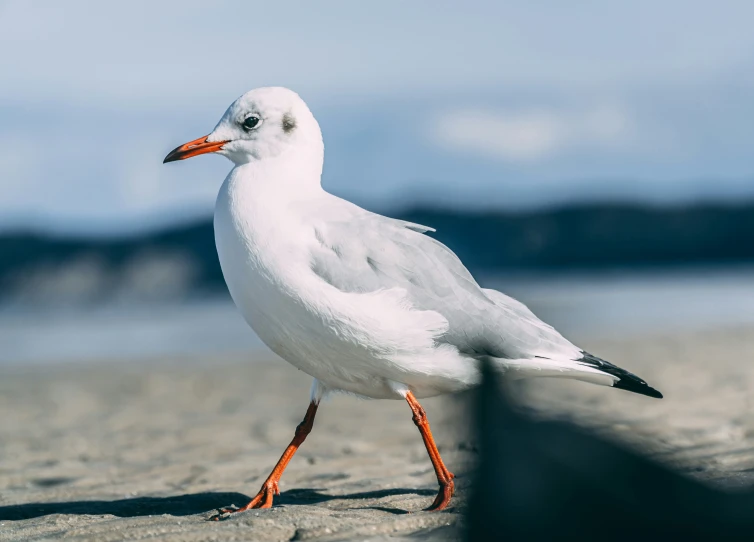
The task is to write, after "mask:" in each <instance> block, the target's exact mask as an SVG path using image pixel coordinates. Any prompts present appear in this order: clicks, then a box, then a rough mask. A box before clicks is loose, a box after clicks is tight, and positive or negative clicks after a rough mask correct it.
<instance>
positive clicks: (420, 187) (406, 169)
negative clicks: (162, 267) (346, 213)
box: [0, 0, 754, 231]
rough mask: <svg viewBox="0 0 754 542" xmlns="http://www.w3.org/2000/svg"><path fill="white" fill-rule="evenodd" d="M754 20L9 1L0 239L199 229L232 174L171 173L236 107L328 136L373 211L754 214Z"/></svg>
mask: <svg viewBox="0 0 754 542" xmlns="http://www.w3.org/2000/svg"><path fill="white" fill-rule="evenodd" d="M752 20H754V3H751V2H746V1H739V2H715V3H712V2H693V1H684V2H681V1H674V0H666V1H663V2H648V1H632V2H622V3H617V2H610V3H608V2H567V3H566V2H556V1H550V2H546V1H543V2H537V3H533V2H518V3H515V4H514V3H507V2H505V3H504V2H477V3H468V2H465V3H461V2H449V1H448V2H443V1H440V2H437V1H435V2H428V1H426V2H419V1H417V2H402V1H386V0H383V1H381V2H351V1H342V2H334V1H321V2H303V1H302V2H285V1H279V2H269V1H267V2H241V1H239V2H223V1H215V2H211V3H207V2H199V1H191V0H184V1H180V2H168V1H164V2H146V1H130V2H124V3H115V2H113V3H104V2H95V1H70V0H69V1H66V2H55V1H47V2H45V1H35V2H26V1H24V0H15V1H14V0H10V1H8V0H6V1H5V2H2V1H0V73H2V74H3V78H2V84H1V85H0V189H1V190H2V197H0V216H2V217H3V219H2V221H0V224H3V225H6V226H7V225H27V224H32V225H40V224H41V225H43V226H46V227H50V228H55V229H85V230H87V231H91V230H92V229H94V228H98V229H103V230H104V231H110V230H114V229H121V228H138V227H144V226H145V225H149V224H153V223H155V222H169V221H171V220H174V219H176V218H180V217H184V218H185V217H187V216H196V215H200V214H203V213H207V212H209V211H210V210H211V207H212V205H213V202H214V196H215V193H216V191H217V188H218V187H219V184H220V183H221V181H222V179H223V177H224V176H225V174H226V173H227V171H228V169H229V166H230V164H229V163H228V162H226V161H225V160H223V159H221V158H218V157H204V158H202V159H196V160H191V161H188V162H186V163H181V164H171V165H170V166H163V165H162V164H161V159H162V157H163V156H164V155H165V154H166V152H167V151H169V150H170V149H171V148H173V147H174V146H176V145H177V144H179V143H182V142H184V141H186V140H188V139H193V138H194V137H197V136H199V135H202V134H204V133H206V132H208V131H209V130H210V129H211V128H212V127H213V126H214V124H215V122H216V120H217V119H218V118H219V116H220V115H221V114H222V112H223V111H224V110H225V108H226V106H227V105H228V104H229V103H230V102H231V101H232V100H233V99H234V98H235V97H237V96H238V95H239V94H241V93H243V92H244V91H246V90H248V89H250V88H253V87H256V86H263V85H271V84H274V85H284V86H289V87H291V88H293V89H295V90H296V91H298V92H299V93H300V94H301V95H302V96H303V97H304V98H305V99H306V100H307V102H308V103H309V104H310V106H311V108H312V110H313V111H314V112H315V114H316V115H317V117H318V118H319V120H320V123H321V125H322V127H323V131H324V135H325V144H326V149H327V157H326V165H325V185H326V186H327V187H328V188H329V189H330V190H331V191H333V192H336V193H338V194H342V195H344V196H347V197H349V198H352V199H355V200H356V201H358V202H359V203H362V204H365V205H367V206H370V207H372V208H379V209H383V208H388V207H391V206H393V207H394V206H396V205H400V206H406V205H410V204H412V203H414V202H416V201H428V202H435V203H440V204H444V205H462V206H467V207H480V206H484V207H505V208H521V207H532V206H538V205H550V204H558V203H564V202H569V201H583V200H590V199H592V200H593V199H632V200H642V201H652V202H656V201H688V200H698V199H710V198H713V199H729V200H730V199H739V198H741V197H751V196H754V152H752V146H753V145H754V122H752V118H754V33H753V32H751V21H752Z"/></svg>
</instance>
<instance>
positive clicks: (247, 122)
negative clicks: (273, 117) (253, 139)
mask: <svg viewBox="0 0 754 542" xmlns="http://www.w3.org/2000/svg"><path fill="white" fill-rule="evenodd" d="M259 120H260V119H259V117H255V116H254V115H252V116H250V117H246V118H245V119H244V120H243V122H242V123H241V124H242V125H243V127H244V128H245V129H247V130H251V129H252V128H255V127H256V126H257V124H259Z"/></svg>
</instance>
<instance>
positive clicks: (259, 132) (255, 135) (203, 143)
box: [163, 87, 324, 165]
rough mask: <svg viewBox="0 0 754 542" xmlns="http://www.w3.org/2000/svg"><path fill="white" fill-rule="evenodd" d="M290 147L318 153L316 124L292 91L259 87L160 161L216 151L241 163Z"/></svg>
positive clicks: (320, 149)
mask: <svg viewBox="0 0 754 542" xmlns="http://www.w3.org/2000/svg"><path fill="white" fill-rule="evenodd" d="M290 150H299V151H301V152H304V151H306V152H307V153H314V154H318V155H322V153H323V152H324V147H323V144H322V133H321V131H320V129H319V124H317V121H316V119H315V118H314V115H312V113H311V111H309V108H308V107H307V106H306V103H304V100H302V99H301V98H300V97H299V95H298V94H296V93H295V92H293V91H292V90H289V89H287V88H283V87H263V88H256V89H254V90H250V91H249V92H247V93H246V94H244V95H243V96H241V97H240V98H238V99H237V100H236V101H234V102H233V103H232V104H231V105H230V107H229V108H228V110H227V111H226V112H225V114H224V115H223V116H222V118H221V119H220V122H218V123H217V126H215V129H214V130H212V132H211V133H210V134H209V135H206V136H202V137H199V138H197V139H194V140H193V141H189V142H188V143H185V144H183V145H181V146H180V147H177V148H175V149H173V150H172V151H170V153H169V154H168V155H167V156H166V157H165V160H164V161H163V163H167V162H175V161H176V160H185V159H186V158H191V157H192V156H198V155H200V154H206V153H216V154H221V155H223V156H225V157H226V158H228V159H229V160H231V161H232V162H233V163H235V164H236V165H241V164H245V163H248V162H251V161H254V160H264V159H266V158H275V157H277V156H280V155H282V154H284V153H285V152H286V151H290Z"/></svg>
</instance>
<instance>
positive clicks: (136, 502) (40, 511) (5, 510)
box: [0, 488, 436, 521]
mask: <svg viewBox="0 0 754 542" xmlns="http://www.w3.org/2000/svg"><path fill="white" fill-rule="evenodd" d="M435 493H436V492H435V491H434V490H429V489H408V488H394V489H380V490H376V491H364V492H360V493H349V494H347V495H327V494H325V493H320V490H317V489H291V490H288V491H285V492H283V493H281V494H280V496H279V497H277V498H276V499H275V506H278V505H305V504H317V503H323V502H327V501H332V500H336V499H337V500H340V499H343V500H359V499H380V498H382V497H389V496H391V495H408V494H416V495H435ZM250 500H251V497H249V496H247V495H244V494H243V493H195V494H192V495H176V496H173V497H135V498H133V499H121V500H117V501H72V502H50V503H28V504H16V505H11V506H0V520H11V521H15V520H21V519H30V518H37V517H41V516H47V515H50V514H79V515H84V514H86V515H99V514H111V515H113V516H118V517H122V518H128V517H136V516H150V515H155V516H156V515H161V514H168V515H171V516H191V515H193V514H202V513H205V512H206V513H209V512H212V511H214V510H217V509H218V508H224V507H227V506H230V505H231V504H234V505H236V506H243V505H245V504H246V503H247V502H249V501H250ZM374 509H375V510H383V511H385V512H391V513H393V514H401V513H404V511H403V510H398V509H392V508H386V507H374Z"/></svg>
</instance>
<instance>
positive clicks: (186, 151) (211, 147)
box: [162, 136, 228, 164]
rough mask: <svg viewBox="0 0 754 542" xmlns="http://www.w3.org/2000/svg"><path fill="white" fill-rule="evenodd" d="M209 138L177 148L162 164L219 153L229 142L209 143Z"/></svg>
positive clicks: (198, 139)
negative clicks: (209, 153)
mask: <svg viewBox="0 0 754 542" xmlns="http://www.w3.org/2000/svg"><path fill="white" fill-rule="evenodd" d="M207 137H209V136H202V137H200V138H197V139H195V140H193V141H189V142H188V143H185V144H183V145H181V146H180V147H176V148H175V149H173V150H172V151H170V153H169V154H168V155H167V156H166V157H165V159H164V160H163V161H162V163H163V164H167V163H168V162H175V161H176V160H185V159H186V158H191V157H192V156H199V155H200V154H206V153H208V152H217V151H219V150H220V149H222V148H223V145H225V144H226V143H228V141H207Z"/></svg>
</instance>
